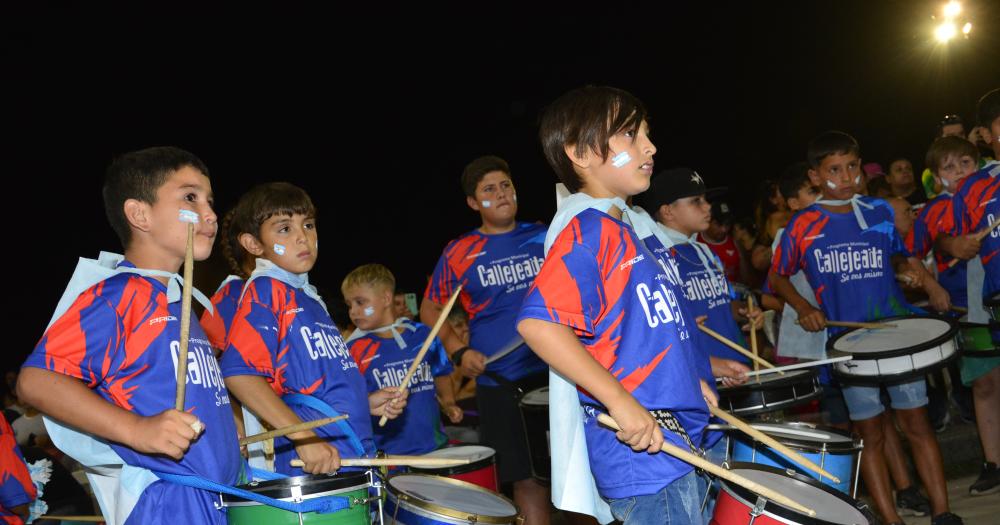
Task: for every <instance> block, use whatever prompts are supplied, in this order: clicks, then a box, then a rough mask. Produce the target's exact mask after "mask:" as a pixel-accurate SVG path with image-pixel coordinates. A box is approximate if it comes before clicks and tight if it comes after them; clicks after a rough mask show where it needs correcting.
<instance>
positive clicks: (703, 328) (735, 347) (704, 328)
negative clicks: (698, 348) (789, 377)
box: [698, 323, 785, 375]
mask: <svg viewBox="0 0 1000 525" xmlns="http://www.w3.org/2000/svg"><path fill="white" fill-rule="evenodd" d="M698 329H699V330H701V331H702V332H705V333H706V334H708V335H710V336H712V337H714V338H716V339H718V340H719V342H720V343H722V344H724V345H726V346H728V347H729V348H732V349H733V350H736V351H737V352H739V353H741V354H743V355H745V356H747V357H749V358H750V359H752V360H753V361H754V362H757V363H760V364H761V365H763V366H766V367H767V368H776V367H775V366H774V365H772V364H771V363H768V362H767V361H766V360H764V359H761V358H759V357H757V356H755V355H753V353H751V352H750V351H749V350H747V349H746V348H743V347H742V346H740V345H738V344H736V343H734V342H732V341H730V340H729V339H726V337H725V336H723V335H722V334H720V333H719V332H716V331H715V330H712V329H711V328H709V327H707V326H705V325H704V324H702V323H698ZM778 373H779V374H781V375H785V373H784V372H778Z"/></svg>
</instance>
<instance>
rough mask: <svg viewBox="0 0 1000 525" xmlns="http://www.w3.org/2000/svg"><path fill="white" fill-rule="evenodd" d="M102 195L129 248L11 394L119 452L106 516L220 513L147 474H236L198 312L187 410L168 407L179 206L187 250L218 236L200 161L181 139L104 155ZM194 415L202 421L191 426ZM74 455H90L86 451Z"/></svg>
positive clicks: (236, 458)
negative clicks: (190, 227)
mask: <svg viewBox="0 0 1000 525" xmlns="http://www.w3.org/2000/svg"><path fill="white" fill-rule="evenodd" d="M103 193H104V205H105V211H106V212H107V216H108V221H109V222H110V223H111V226H112V227H113V228H114V230H115V232H116V233H117V234H118V236H119V238H120V239H121V241H122V245H123V246H124V248H125V257H124V259H123V260H121V261H119V262H118V265H117V270H118V273H115V274H113V275H112V276H111V277H107V278H105V279H104V280H101V281H99V282H97V284H94V285H93V286H90V287H89V288H86V289H85V290H84V291H83V292H82V293H80V294H79V295H78V296H76V298H75V300H74V301H73V303H72V305H71V306H70V307H69V308H68V310H66V311H65V313H63V314H62V315H60V316H59V317H58V318H57V319H55V321H54V322H53V323H52V324H51V325H50V326H49V328H48V329H47V330H46V332H45V335H44V336H42V339H41V341H40V342H39V343H38V346H36V347H35V350H34V352H33V353H32V354H31V355H30V356H29V357H28V359H27V361H26V362H25V364H24V368H23V369H22V371H21V375H20V379H19V380H18V395H19V396H20V397H21V398H23V399H25V400H26V401H27V402H28V403H30V404H31V405H33V406H35V407H37V408H38V409H39V410H40V411H41V412H42V413H44V414H46V415H47V416H48V417H50V418H52V419H55V420H59V422H60V423H63V424H65V425H68V426H71V427H74V428H76V429H79V430H80V431H81V432H83V433H86V434H87V436H84V437H90V436H93V438H91V440H92V441H94V445H95V447H96V446H100V445H101V444H100V443H98V442H96V439H94V438H100V439H101V440H103V441H105V442H107V444H108V445H110V450H109V451H108V453H109V454H110V453H113V454H116V455H117V458H119V459H120V460H121V461H122V463H123V464H124V466H123V467H122V470H121V472H122V474H119V475H118V476H120V477H116V482H120V483H121V487H119V488H118V489H117V490H113V491H111V492H115V495H117V496H118V498H119V499H118V500H117V501H116V502H114V505H116V507H117V508H111V507H109V505H111V504H112V503H111V502H110V501H109V500H107V499H103V498H102V501H101V503H102V510H103V512H104V514H105V518H106V519H107V520H109V521H110V522H112V523H166V522H167V521H170V522H173V523H225V522H226V514H225V511H224V510H222V509H219V508H217V507H216V504H217V502H218V499H219V495H218V494H214V493H211V492H209V491H206V490H200V489H194V488H189V487H186V486H182V485H179V484H174V483H171V482H168V481H164V480H158V479H157V478H156V476H155V475H154V474H153V472H163V473H168V474H180V475H194V476H201V477H203V478H207V479H209V480H211V481H215V482H218V483H223V484H228V485H234V484H237V483H238V482H239V481H240V478H241V476H242V472H243V465H244V462H243V460H242V458H241V457H240V451H239V446H238V444H237V440H236V430H235V428H234V423H233V416H232V413H231V411H230V407H229V396H228V394H227V391H226V387H225V385H224V384H223V382H222V378H221V375H220V372H219V367H218V364H217V363H216V361H215V356H214V355H213V352H212V348H211V346H210V345H209V343H208V341H207V339H206V337H205V334H204V332H203V331H202V329H201V326H200V325H199V324H198V322H197V321H194V322H192V323H191V332H190V345H189V352H190V353H189V355H188V359H189V364H188V375H187V377H186V380H187V382H188V386H187V389H186V392H185V394H186V402H185V404H184V406H185V407H187V411H179V410H174V408H173V406H174V397H175V389H176V385H177V374H176V369H175V366H176V365H175V361H176V359H177V352H178V347H179V343H178V342H177V339H178V338H179V335H180V323H179V321H178V320H179V319H180V318H181V303H180V301H179V296H180V294H179V293H177V292H178V291H179V286H178V283H177V281H178V280H179V279H180V278H179V276H177V275H176V272H177V270H178V269H179V268H180V266H181V263H182V262H183V261H184V254H185V247H186V239H187V234H186V229H187V226H186V224H185V223H184V222H181V221H180V220H179V219H178V214H179V213H180V214H181V215H184V214H185V213H192V212H193V213H194V214H196V216H197V217H198V223H197V224H196V225H195V236H194V259H195V260H197V261H201V260H204V259H205V258H207V257H208V255H209V254H210V253H211V251H212V242H213V240H214V239H215V234H216V217H215V212H213V211H212V186H211V183H210V182H209V179H208V170H207V168H205V165H204V164H203V163H202V162H201V161H200V160H199V159H198V158H197V157H195V156H194V155H192V154H190V153H188V152H186V151H183V150H180V149H177V148H171V147H161V148H149V149H145V150H141V151H135V152H132V153H127V154H125V155H123V156H122V157H120V158H118V159H116V160H115V161H114V162H113V163H112V164H111V166H110V167H109V168H108V172H107V177H106V178H105V182H104V190H103ZM67 293H68V294H70V295H71V292H70V290H67ZM57 313H58V312H57ZM199 421H200V422H201V423H202V424H203V425H204V427H203V428H204V431H199V430H196V429H195V428H193V427H192V425H193V424H195V423H197V422H199ZM48 423H50V422H47V424H48ZM50 434H51V435H52V436H53V440H54V441H56V443H57V445H58V446H60V448H63V449H64V450H65V449H66V447H67V446H68V445H69V446H71V445H73V443H69V444H67V443H65V442H63V443H60V442H59V441H58V438H57V437H56V435H55V434H53V433H52V427H51V426H50ZM105 457H106V456H105ZM76 459H78V460H80V461H81V462H83V463H84V464H90V460H91V459H92V458H86V457H83V458H81V457H77V458H76ZM104 466H106V465H104ZM126 471H127V472H129V473H131V474H130V475H129V476H125V475H124V473H125V472H126ZM150 471H152V472H150ZM106 492H107V491H106ZM124 492H127V493H129V494H131V495H132V496H134V497H135V498H136V499H135V500H134V501H133V500H128V498H127V497H125V496H123V495H122V493H124ZM105 496H106V497H107V496H110V495H109V494H105Z"/></svg>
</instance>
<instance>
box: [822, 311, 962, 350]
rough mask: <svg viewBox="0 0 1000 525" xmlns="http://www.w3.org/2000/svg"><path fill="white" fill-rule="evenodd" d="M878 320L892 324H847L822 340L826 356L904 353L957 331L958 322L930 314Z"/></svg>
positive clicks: (938, 341) (952, 336) (926, 346)
mask: <svg viewBox="0 0 1000 525" xmlns="http://www.w3.org/2000/svg"><path fill="white" fill-rule="evenodd" d="M878 322H880V323H887V324H893V325H896V326H895V327H894V328H874V329H872V328H851V329H849V330H847V331H845V332H842V333H839V334H837V335H835V336H834V337H832V338H830V340H829V341H827V343H826V348H827V350H829V351H830V357H836V356H841V355H851V356H853V357H854V359H880V358H884V357H893V356H897V355H906V354H911V353H913V352H918V351H920V350H926V349H928V348H932V347H935V346H938V345H940V344H942V343H944V342H946V341H948V340H950V339H952V338H954V337H955V334H956V333H957V332H958V323H956V322H955V321H953V320H951V319H944V318H941V317H935V316H932V315H913V316H907V317H889V318H887V319H880V320H879V321H878Z"/></svg>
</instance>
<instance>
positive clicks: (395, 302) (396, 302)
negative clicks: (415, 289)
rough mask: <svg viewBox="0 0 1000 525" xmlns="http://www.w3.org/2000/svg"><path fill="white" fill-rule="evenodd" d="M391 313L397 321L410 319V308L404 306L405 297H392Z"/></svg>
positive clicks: (411, 313)
mask: <svg viewBox="0 0 1000 525" xmlns="http://www.w3.org/2000/svg"><path fill="white" fill-rule="evenodd" d="M392 312H393V315H395V317H396V318H397V319H398V318H400V317H411V316H412V315H413V312H411V311H410V307H409V306H406V295H404V294H401V293H398V294H396V295H394V296H392Z"/></svg>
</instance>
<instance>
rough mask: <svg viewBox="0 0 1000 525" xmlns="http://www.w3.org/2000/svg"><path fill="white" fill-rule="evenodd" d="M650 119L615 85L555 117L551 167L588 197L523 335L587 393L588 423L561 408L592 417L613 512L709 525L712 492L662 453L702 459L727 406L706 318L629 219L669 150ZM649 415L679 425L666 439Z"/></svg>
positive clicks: (581, 398)
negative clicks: (704, 333) (705, 359)
mask: <svg viewBox="0 0 1000 525" xmlns="http://www.w3.org/2000/svg"><path fill="white" fill-rule="evenodd" d="M645 117H646V111H645V108H644V107H643V106H642V103H641V102H639V100H638V99H636V98H635V97H634V96H632V95H631V94H629V93H626V92H624V91H621V90H618V89H614V88H608V87H584V88H580V89H575V90H573V91H570V92H569V93H566V94H565V95H563V96H562V97H560V98H559V99H558V100H556V101H555V102H553V103H552V105H551V106H550V107H549V108H548V110H546V112H545V115H544V116H543V118H542V124H541V130H540V137H541V141H542V146H543V149H544V151H545V156H546V159H547V160H548V161H549V164H550V165H551V166H552V167H553V169H554V170H555V171H556V173H557V175H558V176H559V178H560V180H561V181H562V182H563V184H565V185H566V187H567V189H569V191H570V192H573V193H575V195H572V196H570V197H569V198H568V199H567V200H566V201H565V202H564V203H563V205H561V206H560V212H559V214H557V216H556V219H555V220H554V221H553V226H552V228H551V229H550V231H549V234H548V236H547V239H546V245H550V246H549V248H548V253H547V256H546V260H545V264H544V265H543V267H542V270H541V272H540V273H539V275H538V277H537V278H536V280H535V284H534V286H533V287H532V288H531V290H530V291H529V292H528V295H527V297H526V298H525V301H524V305H523V306H522V308H521V312H520V314H519V316H518V331H519V332H520V333H521V335H522V336H524V339H525V341H527V342H528V344H529V346H530V347H531V349H532V350H533V351H535V353H537V354H538V355H539V356H540V357H541V358H542V359H543V360H545V362H547V363H548V364H549V366H551V367H552V369H553V371H554V372H555V373H558V374H560V375H561V376H562V377H565V378H567V379H568V380H570V381H572V382H574V383H576V385H577V389H578V390H576V392H578V393H577V394H572V392H574V390H573V389H572V388H571V387H570V390H569V391H570V392H571V394H570V395H575V396H576V397H577V400H576V401H575V402H576V403H580V404H582V405H584V406H585V407H586V411H585V413H581V412H580V411H579V405H577V406H576V407H573V406H572V405H568V406H567V407H562V406H556V405H555V398H554V397H553V396H554V395H555V392H556V391H555V387H556V384H550V389H549V392H550V404H551V405H550V409H551V410H552V412H553V413H554V414H555V413H560V414H561V413H565V411H564V408H570V409H574V408H575V411H573V412H572V413H573V414H579V415H580V416H581V417H578V418H577V419H576V420H575V423H576V425H582V427H583V428H582V430H583V433H584V435H585V438H586V449H587V460H586V461H587V463H588V464H589V471H592V472H593V473H594V478H595V479H596V487H597V492H598V493H599V495H600V497H601V498H603V499H604V500H605V501H607V502H608V504H609V505H610V511H611V514H612V515H613V516H614V517H615V518H617V519H619V520H621V521H623V522H624V523H625V524H626V525H630V524H634V523H635V524H638V523H686V524H687V523H702V521H703V520H702V517H701V513H700V501H701V499H700V498H701V495H702V493H701V489H702V488H703V487H700V483H699V479H698V477H697V476H696V475H695V473H694V470H693V468H692V467H691V466H690V465H688V464H686V463H684V462H682V461H680V460H678V459H675V458H673V457H672V456H669V455H667V454H660V453H656V452H657V451H659V450H660V446H661V444H662V443H663V442H664V440H665V439H667V440H669V441H670V442H672V443H674V444H676V445H678V446H680V447H682V448H684V449H685V450H687V449H696V445H695V444H696V443H701V439H702V436H701V434H702V431H703V429H704V427H705V425H706V423H707V421H708V414H709V413H708V407H707V405H706V398H708V399H711V400H712V402H713V403H714V401H715V396H714V394H713V393H712V390H711V388H710V387H709V386H708V385H706V384H705V383H704V381H701V380H700V379H699V378H698V370H699V356H698V355H697V353H696V351H695V350H694V349H693V347H692V346H691V344H690V342H689V339H690V337H691V335H690V333H689V330H690V329H691V328H693V325H692V324H691V322H693V319H692V320H685V318H684V315H683V314H682V312H681V306H680V300H679V299H678V298H677V296H678V295H679V294H680V287H679V286H680V283H679V276H678V275H677V272H676V268H668V267H666V266H664V265H662V264H661V263H660V262H659V261H658V260H657V258H656V256H655V255H654V254H652V253H651V252H649V251H648V249H646V248H645V246H644V244H643V242H642V241H641V240H640V237H639V235H637V234H636V232H635V231H634V230H633V228H632V227H631V226H630V225H629V222H626V221H633V220H635V219H636V217H635V215H634V212H632V211H631V210H630V209H629V208H628V206H627V205H626V204H625V199H626V198H628V197H631V196H633V195H636V194H638V193H640V192H642V191H644V190H645V189H646V188H647V187H648V186H649V179H650V176H651V175H652V169H653V160H652V157H653V154H654V153H655V152H656V147H655V146H654V145H653V143H652V142H651V141H650V140H649V136H648V127H647V124H646V118H645ZM560 388H562V387H560ZM563 390H565V389H563ZM570 402H571V403H572V401H570ZM650 410H656V411H657V415H658V416H659V417H660V418H662V420H663V421H664V422H663V424H664V425H670V426H671V427H672V428H673V430H671V431H668V432H666V434H667V436H666V437H665V436H664V432H663V431H662V430H661V428H660V424H659V423H658V421H657V419H656V418H654V416H653V415H652V414H651V413H650ZM597 412H607V413H608V414H610V415H611V417H613V418H614V419H615V420H616V421H617V422H618V424H619V425H620V426H621V428H622V430H621V431H619V432H617V434H616V433H614V432H612V431H609V430H608V429H606V428H602V427H601V426H599V425H598V423H597V419H596V417H595V416H596V413H597ZM553 419H554V418H553ZM668 421H669V423H667V422H668ZM577 428H578V427H577ZM551 432H552V442H553V443H566V442H568V441H569V440H571V439H572V437H573V436H574V435H579V434H578V431H577V430H575V429H572V428H570V429H563V428H557V427H556V426H555V424H553V428H552V429H551ZM566 432H569V434H568V435H567V433H566ZM616 437H617V439H616ZM622 442H624V443H622ZM626 445H627V446H626ZM560 448H562V450H560ZM560 448H554V449H553V451H552V453H553V472H552V475H553V480H552V482H553V487H557V486H559V487H562V491H564V492H567V493H570V492H573V491H575V490H576V489H577V488H576V487H572V488H571V487H570V486H566V484H572V483H574V482H584V483H586V481H584V480H587V481H589V480H588V479H587V476H585V475H581V476H576V475H575V474H574V475H572V476H571V475H570V472H574V473H575V472H578V471H577V470H575V469H576V468H577V467H580V465H577V464H576V463H572V460H570V461H571V463H570V464H563V463H561V461H563V460H562V459H559V458H557V454H565V453H566V452H568V451H567V450H565V449H566V448H569V447H565V448H563V447H560ZM647 452H648V454H647ZM582 468H583V470H582V471H580V472H581V474H584V473H586V474H589V471H588V470H586V467H585V466H584V467H582ZM579 488H580V489H581V490H582V492H580V493H577V494H571V495H578V496H586V495H588V494H590V493H591V491H592V490H593V485H591V484H584V485H582V486H580V487H579ZM584 492H585V493H584ZM595 503H596V502H595ZM574 510H584V511H587V512H594V513H601V510H602V509H601V508H599V505H594V506H593V507H591V508H590V509H588V508H585V507H583V506H582V505H581V506H579V507H577V508H576V509H574Z"/></svg>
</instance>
